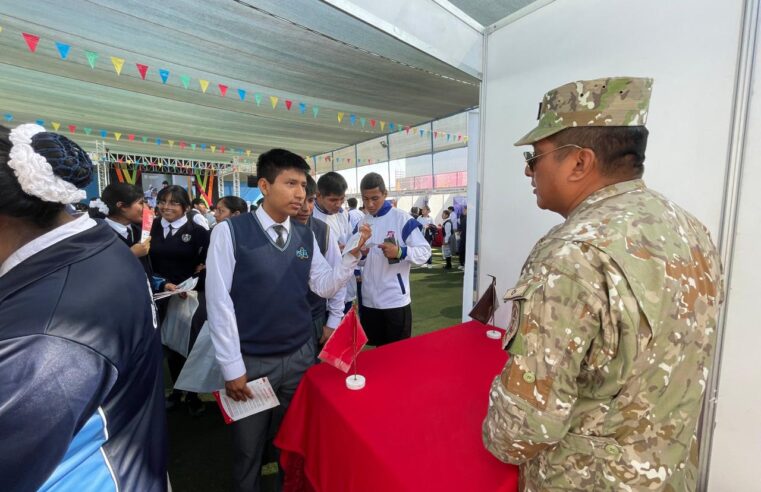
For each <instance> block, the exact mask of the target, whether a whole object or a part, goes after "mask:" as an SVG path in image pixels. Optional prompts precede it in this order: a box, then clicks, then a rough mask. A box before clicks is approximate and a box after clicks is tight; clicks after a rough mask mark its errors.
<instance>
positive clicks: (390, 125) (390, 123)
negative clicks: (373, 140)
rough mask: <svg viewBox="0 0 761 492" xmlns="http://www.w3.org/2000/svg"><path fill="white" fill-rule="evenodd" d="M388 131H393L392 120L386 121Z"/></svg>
mask: <svg viewBox="0 0 761 492" xmlns="http://www.w3.org/2000/svg"><path fill="white" fill-rule="evenodd" d="M388 131H390V132H393V131H394V122H393V121H389V122H388Z"/></svg>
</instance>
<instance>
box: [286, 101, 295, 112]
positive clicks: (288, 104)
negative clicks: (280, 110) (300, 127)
mask: <svg viewBox="0 0 761 492" xmlns="http://www.w3.org/2000/svg"><path fill="white" fill-rule="evenodd" d="M291 106H293V101H291V100H290V99H286V100H285V107H286V108H288V111H290V110H291Z"/></svg>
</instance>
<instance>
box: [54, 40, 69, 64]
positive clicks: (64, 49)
mask: <svg viewBox="0 0 761 492" xmlns="http://www.w3.org/2000/svg"><path fill="white" fill-rule="evenodd" d="M55 47H56V48H58V54H59V55H61V60H65V59H66V58H67V57H68V56H69V50H70V49H71V46H70V45H68V44H64V43H59V42H58V41H56V42H55Z"/></svg>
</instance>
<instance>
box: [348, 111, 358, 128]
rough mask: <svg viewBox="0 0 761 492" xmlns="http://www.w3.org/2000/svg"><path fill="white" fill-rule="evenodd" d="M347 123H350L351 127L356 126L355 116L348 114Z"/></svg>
mask: <svg viewBox="0 0 761 492" xmlns="http://www.w3.org/2000/svg"><path fill="white" fill-rule="evenodd" d="M349 123H351V126H354V125H356V124H357V116H356V115H353V114H350V115H349Z"/></svg>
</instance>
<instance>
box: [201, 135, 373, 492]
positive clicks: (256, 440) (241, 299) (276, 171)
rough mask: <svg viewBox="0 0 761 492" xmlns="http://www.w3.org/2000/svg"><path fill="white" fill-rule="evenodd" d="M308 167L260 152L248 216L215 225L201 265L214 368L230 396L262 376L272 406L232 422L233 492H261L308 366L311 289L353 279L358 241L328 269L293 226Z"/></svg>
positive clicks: (320, 290)
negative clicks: (272, 447) (265, 464)
mask: <svg viewBox="0 0 761 492" xmlns="http://www.w3.org/2000/svg"><path fill="white" fill-rule="evenodd" d="M308 172H309V166H308V165H307V163H306V162H305V161H304V159H302V158H301V157H299V156H298V155H296V154H293V153H292V152H289V151H287V150H283V149H273V150H270V151H269V152H266V153H264V154H262V155H261V156H259V161H258V163H257V173H256V174H257V176H259V182H258V186H259V189H260V190H261V192H262V194H263V195H264V199H263V201H262V203H261V206H260V207H259V208H258V209H257V210H256V212H254V213H248V214H242V215H239V216H236V217H232V218H231V219H228V220H226V221H224V222H222V223H220V224H218V225H217V226H216V227H215V228H214V230H213V232H212V236H211V244H210V247H209V255H208V261H207V284H206V289H207V309H208V315H209V324H210V328H211V338H212V342H213V343H214V348H215V350H216V356H217V362H218V363H219V365H220V367H221V369H222V374H223V376H224V378H225V380H226V383H225V390H226V392H227V394H228V396H230V397H231V398H232V399H234V400H238V401H240V400H247V399H249V398H251V397H252V396H253V395H252V393H251V390H250V388H249V387H248V386H247V382H248V381H251V380H253V379H258V378H261V377H264V376H266V377H267V378H268V379H269V382H270V384H271V385H272V388H273V390H274V392H275V394H276V396H277V397H278V400H279V401H280V405H279V406H278V407H275V408H274V409H271V410H267V411H265V412H261V413H258V414H255V415H252V416H250V417H247V418H245V419H242V420H239V421H237V422H235V423H233V424H232V434H233V447H234V449H235V454H234V462H233V475H234V480H235V488H236V490H241V491H242V490H246V491H251V490H259V489H260V474H261V465H262V452H263V450H264V446H265V443H266V441H267V438H268V437H270V436H273V435H275V433H276V432H277V428H278V427H279V425H280V421H281V420H282V417H283V415H284V413H285V411H286V409H287V407H288V404H289V403H290V401H291V398H292V397H293V394H294V392H295V391H296V387H297V386H298V383H299V381H300V380H301V377H302V375H303V374H304V372H305V371H306V369H307V368H308V367H309V366H310V365H311V364H313V363H314V360H315V344H314V340H313V337H312V312H311V309H310V306H309V302H308V301H307V294H308V292H309V290H310V289H311V290H312V291H313V292H315V293H316V294H317V295H320V296H322V297H324V298H329V297H331V296H334V295H335V294H336V293H337V292H338V291H339V290H340V289H341V287H343V286H344V285H345V284H346V282H347V280H348V279H350V278H351V277H352V274H353V272H354V268H355V266H356V265H357V262H358V261H359V247H360V246H362V245H363V244H364V242H365V240H366V239H367V238H368V237H369V235H370V232H371V231H370V229H369V227H364V228H362V229H361V231H360V232H361V236H362V239H361V240H360V243H359V246H358V247H357V248H355V249H354V250H352V251H351V254H347V255H345V256H343V258H342V259H341V263H340V265H339V266H338V267H337V268H336V269H335V270H334V269H333V268H331V267H330V265H329V264H328V263H327V261H326V260H325V258H324V257H323V255H322V253H321V252H320V247H319V244H317V240H316V239H315V236H314V234H313V233H312V231H311V230H310V229H309V228H307V227H306V226H305V225H303V224H301V223H298V222H296V221H291V220H290V216H292V215H296V214H297V213H298V211H299V210H300V209H301V206H302V203H303V202H304V199H305V198H306V192H305V188H306V182H307V179H306V176H307V173H308Z"/></svg>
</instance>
